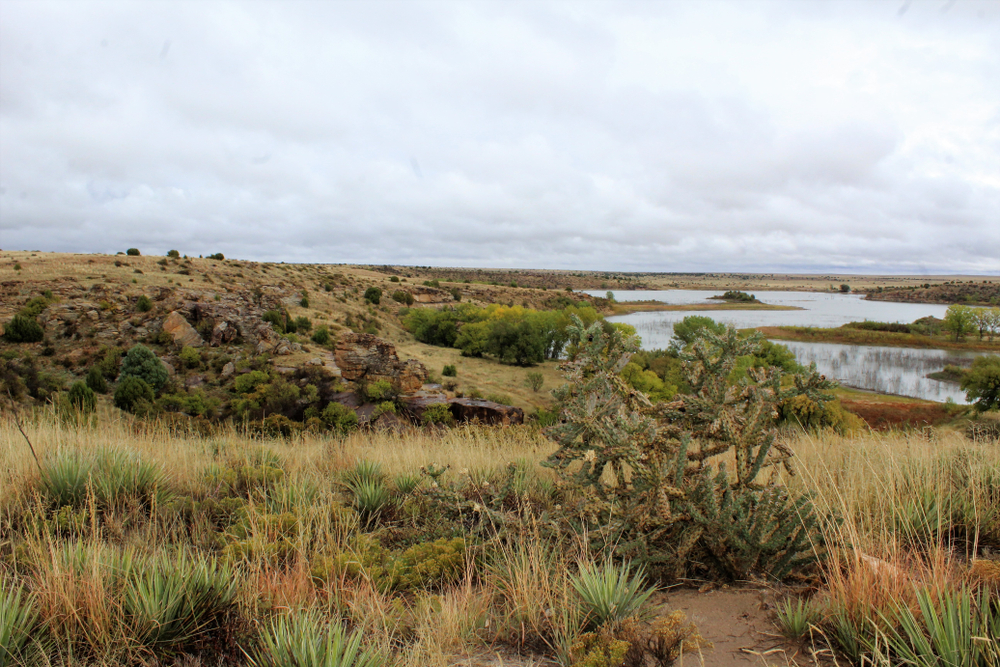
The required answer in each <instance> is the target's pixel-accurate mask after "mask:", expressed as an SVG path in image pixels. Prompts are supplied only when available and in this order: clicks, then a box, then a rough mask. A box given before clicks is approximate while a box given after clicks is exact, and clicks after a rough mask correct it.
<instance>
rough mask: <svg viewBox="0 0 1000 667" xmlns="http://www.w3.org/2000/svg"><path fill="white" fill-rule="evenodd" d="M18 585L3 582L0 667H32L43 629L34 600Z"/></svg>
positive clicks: (1, 590) (0, 616)
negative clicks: (31, 658)
mask: <svg viewBox="0 0 1000 667" xmlns="http://www.w3.org/2000/svg"><path fill="white" fill-rule="evenodd" d="M22 595H23V594H22V591H21V588H20V587H19V586H17V585H16V584H15V583H14V582H12V581H8V580H5V579H0V667H8V666H11V667H12V666H13V665H26V664H29V653H30V652H31V651H32V649H33V648H36V647H37V645H38V643H37V635H38V632H37V631H38V629H39V625H40V623H39V619H38V614H37V612H36V611H35V610H34V609H33V608H32V605H31V600H30V598H26V597H22Z"/></svg>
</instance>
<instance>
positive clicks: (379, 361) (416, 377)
mask: <svg viewBox="0 0 1000 667" xmlns="http://www.w3.org/2000/svg"><path fill="white" fill-rule="evenodd" d="M334 356H335V358H336V360H337V366H338V367H339V368H340V372H341V374H342V376H343V378H344V379H345V380H351V381H353V382H357V381H360V380H363V381H365V382H378V381H379V380H386V381H388V382H389V383H390V384H392V386H393V388H394V389H395V390H396V391H398V392H400V393H408V392H414V391H417V390H419V389H420V387H421V386H423V384H424V381H425V380H426V379H427V369H426V368H424V365H423V364H421V363H420V362H419V361H417V360H416V359H407V360H406V361H400V360H399V355H397V354H396V348H395V347H394V346H393V345H392V343H389V342H388V341H385V340H382V339H381V338H379V337H378V336H373V335H372V334H365V333H348V334H343V335H341V336H340V339H339V340H338V341H337V350H336V353H335V355H334Z"/></svg>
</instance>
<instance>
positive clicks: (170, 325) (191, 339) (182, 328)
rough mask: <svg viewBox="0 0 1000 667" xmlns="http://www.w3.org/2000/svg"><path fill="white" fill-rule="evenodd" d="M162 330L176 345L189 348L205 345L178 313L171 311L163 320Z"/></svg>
mask: <svg viewBox="0 0 1000 667" xmlns="http://www.w3.org/2000/svg"><path fill="white" fill-rule="evenodd" d="M163 330H164V331H166V332H167V333H168V334H170V337H171V338H173V339H174V342H175V343H176V344H178V345H182V346H183V345H190V346H191V347H201V346H202V345H204V344H205V341H204V340H202V338H201V336H200V335H199V334H198V332H197V331H195V328H194V327H193V326H191V325H190V324H188V321H187V320H186V319H184V316H183V315H181V314H180V313H179V312H177V311H176V310H175V311H172V312H171V313H170V314H169V315H167V317H166V319H164V320H163Z"/></svg>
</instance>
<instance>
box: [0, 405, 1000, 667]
mask: <svg viewBox="0 0 1000 667" xmlns="http://www.w3.org/2000/svg"><path fill="white" fill-rule="evenodd" d="M98 424H99V426H97V427H77V426H67V425H65V424H63V423H61V422H60V421H58V420H57V419H55V418H54V415H52V414H51V413H40V414H38V415H36V416H35V417H33V418H32V419H31V420H30V421H29V423H27V424H26V430H27V433H28V436H29V437H30V438H31V441H32V443H33V444H34V446H35V448H36V450H37V451H38V453H39V456H40V457H41V459H42V460H43V461H45V460H47V459H48V458H49V457H51V456H53V455H55V454H57V453H58V452H60V451H69V450H73V451H84V452H86V451H96V450H98V449H105V448H121V449H128V450H132V451H134V452H136V453H138V454H139V455H140V456H141V457H142V458H143V459H146V460H151V461H154V462H157V463H159V464H160V465H161V466H162V467H163V469H164V470H165V471H166V473H167V475H168V479H169V482H170V484H171V485H172V486H174V487H175V488H177V489H178V490H180V491H181V492H184V493H192V494H194V495H199V494H205V493H207V492H208V490H209V487H208V485H207V483H206V471H207V470H208V469H209V468H210V466H212V465H215V464H217V463H218V462H219V461H220V460H235V461H238V460H249V459H250V458H251V457H252V456H253V454H254V452H256V451H259V450H260V449H261V448H264V449H266V450H268V451H270V452H273V453H274V454H275V455H277V457H278V458H279V459H280V461H281V465H282V468H283V469H284V470H285V474H286V477H285V480H284V484H286V485H287V486H294V485H308V486H311V487H312V488H315V489H316V490H317V496H316V497H317V499H318V500H317V501H316V502H315V504H314V505H312V506H311V507H310V508H300V517H301V519H300V522H299V527H298V529H297V533H296V534H295V535H294V536H292V538H291V540H292V542H293V544H294V555H293V556H292V557H291V558H290V559H289V560H288V561H285V562H278V561H273V560H268V559H266V558H259V557H249V558H248V559H247V560H246V561H243V562H242V563H241V565H240V568H239V572H240V574H239V580H240V590H241V591H242V592H241V596H240V606H241V609H243V610H244V614H245V616H246V617H247V618H248V619H250V620H251V623H261V622H263V620H262V619H266V618H268V617H269V615H271V614H274V613H283V612H287V611H289V610H295V609H319V610H321V611H323V612H324V613H326V614H328V615H330V616H332V617H334V618H343V619H345V620H348V621H349V622H350V623H351V624H352V626H353V627H355V628H357V629H359V630H360V631H361V632H363V633H364V636H365V638H366V641H367V642H368V644H369V645H371V646H374V647H376V648H378V649H380V650H382V651H384V652H386V653H387V654H391V655H392V656H393V658H392V661H391V664H398V665H403V666H411V665H412V666H413V667H416V666H417V665H435V666H438V665H439V666H441V667H444V666H446V665H455V664H483V663H477V662H476V660H477V659H478V658H477V657H476V656H477V655H480V654H481V653H483V652H484V651H485V650H486V649H487V647H489V646H497V645H502V646H507V647H519V649H520V650H522V651H540V652H542V653H543V654H545V655H547V656H557V655H563V656H565V655H568V651H569V647H570V646H571V645H572V644H573V642H574V641H575V638H576V634H575V632H576V629H578V628H579V622H580V619H579V618H578V612H576V611H574V609H575V605H574V603H573V592H572V590H571V587H570V586H569V585H568V576H569V574H570V573H571V572H572V568H573V567H574V563H576V562H577V561H578V560H579V559H581V558H584V557H585V554H584V551H583V550H582V549H577V550H576V551H574V553H568V552H566V551H565V550H564V551H562V552H559V553H556V552H553V551H552V550H551V548H550V547H549V546H548V543H547V542H546V540H544V539H542V538H541V536H540V535H539V534H538V533H537V527H536V528H532V523H531V522H530V520H529V521H528V522H527V523H526V526H527V527H526V528H525V533H524V534H523V535H522V536H521V537H522V538H523V539H519V540H513V541H504V542H499V543H495V544H493V545H492V546H491V549H490V551H489V552H488V553H483V554H481V555H480V558H481V561H480V569H479V571H478V572H474V571H473V570H472V569H471V565H470V569H469V570H467V571H466V572H465V574H464V576H462V577H461V578H460V580H459V581H458V582H457V583H454V584H452V585H449V586H447V587H445V588H443V589H439V590H436V591H421V592H418V593H416V594H412V595H405V596H399V595H394V594H391V593H387V592H384V591H382V590H380V589H379V588H378V587H377V586H376V585H375V584H374V582H371V581H366V580H364V579H362V580H348V579H345V578H344V577H342V576H341V577H333V578H331V579H329V580H326V581H325V582H322V583H321V582H318V581H317V580H316V579H315V578H314V577H313V576H312V575H311V574H310V570H309V568H310V563H311V560H310V559H311V558H312V554H327V553H336V552H337V551H338V550H342V549H344V548H345V545H346V544H348V542H349V541H350V538H351V532H352V529H351V528H350V527H348V528H346V529H345V528H344V527H343V526H338V525H337V524H336V522H335V521H334V520H333V519H332V518H331V512H330V511H328V508H329V507H330V506H331V503H333V502H334V498H335V496H336V494H337V493H338V492H339V491H340V490H341V487H340V486H339V481H338V480H339V478H340V473H341V471H343V470H344V469H346V468H349V467H351V466H353V465H354V464H355V463H357V462H358V461H360V460H363V459H364V460H369V461H375V462H377V463H379V464H380V465H381V466H382V468H383V470H384V471H385V472H386V473H387V474H388V475H389V476H392V475H395V474H397V473H404V472H406V473H413V472H415V471H416V470H418V469H419V468H420V467H421V466H426V465H429V464H432V463H433V464H436V465H439V466H445V465H446V466H450V467H451V472H450V473H449V475H458V476H464V475H465V474H466V473H467V472H468V471H475V470H477V469H496V468H500V467H503V465H504V464H505V463H508V462H513V461H528V462H533V463H538V462H539V461H541V460H543V459H544V458H545V457H546V456H547V455H548V454H549V453H550V452H551V451H552V450H553V445H552V444H551V443H550V442H549V441H547V440H546V439H545V438H544V437H543V436H542V435H541V434H540V433H539V432H538V431H537V430H535V429H532V428H530V427H512V428H502V429H491V428H476V427H463V428H457V429H453V430H448V431H429V432H423V431H414V432H411V433H406V434H393V433H356V434H354V435H352V436H350V437H348V438H346V439H342V440H336V439H329V438H322V437H316V436H310V435H307V436H306V437H304V438H302V439H299V440H295V441H291V442H288V441H284V440H255V439H248V438H247V437H245V436H243V435H241V434H240V433H238V432H237V431H235V430H223V431H220V432H218V433H215V434H213V435H211V436H202V435H197V434H192V433H177V432H172V431H170V430H168V429H167V428H166V427H164V426H163V425H158V424H145V423H143V422H138V421H133V420H132V419H130V418H127V417H122V416H120V413H110V412H109V413H102V414H101V415H100V419H99V421H98ZM790 444H791V447H792V448H793V450H794V451H795V452H796V453H797V467H798V470H799V474H798V475H797V476H795V477H794V478H790V479H788V480H787V481H788V483H789V484H790V485H791V486H792V487H793V488H795V489H797V490H801V491H806V492H809V493H811V494H813V496H814V498H815V502H816V505H817V507H818V508H819V509H820V511H822V512H824V513H831V514H836V515H838V516H839V517H841V519H842V521H841V522H840V523H829V524H827V526H826V527H825V529H824V537H825V540H826V544H827V547H826V551H827V560H826V562H825V564H824V566H823V570H822V580H823V591H822V593H821V595H820V598H819V599H820V600H822V601H825V602H824V604H826V605H827V608H833V607H837V608H839V609H843V610H847V612H848V614H849V615H851V616H852V617H855V616H856V617H859V618H860V617H864V616H866V615H867V616H871V614H872V613H873V610H879V609H887V608H890V607H891V606H892V605H898V604H906V605H913V604H914V600H915V590H916V589H917V587H918V586H924V587H930V588H932V589H948V588H951V589H955V588H957V587H959V586H961V585H963V584H967V583H969V582H972V581H974V580H975V579H976V577H979V578H982V577H983V576H984V575H983V574H982V572H987V573H989V572H991V571H992V570H991V569H990V568H989V567H984V566H981V565H980V566H974V565H973V564H974V561H975V559H976V558H977V557H979V556H981V554H983V553H985V552H984V551H983V545H984V544H985V543H987V542H989V540H996V539H1000V515H998V511H1000V510H998V508H997V507H996V506H995V505H991V502H992V500H991V499H992V498H994V496H991V495H990V493H992V492H993V491H994V490H993V489H991V487H989V485H988V483H987V480H989V479H992V478H991V475H994V476H996V477H995V478H996V479H997V480H998V481H1000V449H998V448H997V447H996V446H995V445H989V444H982V443H973V442H970V441H968V440H966V439H965V438H964V437H963V436H962V435H961V434H959V433H954V432H950V431H935V432H933V433H932V434H931V436H930V437H928V436H926V435H922V434H918V433H887V434H877V433H869V434H864V435H860V436H853V437H841V436H837V435H835V434H812V435H809V434H800V435H797V436H794V437H793V438H792V440H791V443H790ZM536 467H537V466H536ZM537 472H538V474H540V475H547V474H548V471H547V470H545V469H538V471H537ZM37 479H38V471H37V469H36V467H35V462H34V460H33V458H32V457H31V454H30V452H29V450H28V448H27V445H26V444H25V442H24V441H23V439H22V438H21V436H20V434H19V433H18V431H17V429H16V427H15V426H14V424H13V422H12V420H10V419H9V418H5V419H0V535H3V536H4V538H3V539H4V540H5V541H6V544H7V546H6V547H4V550H5V552H7V553H9V552H11V551H14V552H17V553H18V554H19V555H18V557H17V558H16V559H15V561H14V562H15V564H16V563H18V562H22V561H23V562H30V563H32V564H33V565H32V567H33V568H34V569H33V572H34V573H33V574H32V575H30V577H29V578H30V579H31V582H32V584H31V588H32V590H34V591H36V594H37V598H36V599H37V604H38V605H39V609H40V610H41V612H42V614H43V616H44V617H46V618H49V619H51V622H52V623H53V627H57V628H58V629H59V632H60V633H62V635H63V636H73V637H77V638H78V645H81V646H89V647H91V654H92V655H97V656H98V658H95V659H96V660H97V663H96V664H108V665H110V664H115V661H116V660H124V659H126V657H128V658H129V659H132V658H134V657H135V655H137V654H136V653H134V651H133V649H131V648H129V647H130V644H129V639H128V637H126V636H123V635H122V630H121V625H120V623H116V620H115V619H116V618H119V617H120V613H119V610H116V608H115V602H114V597H113V596H112V595H110V594H109V593H108V587H109V579H108V577H109V574H108V573H109V569H108V568H107V563H108V562H109V561H112V560H115V559H119V560H120V559H122V558H131V559H133V560H141V559H143V558H148V557H150V556H151V555H152V554H154V553H157V552H159V551H162V550H169V549H172V548H174V547H173V546H172V544H173V543H174V540H175V539H176V535H175V534H173V533H171V532H170V530H169V529H168V528H166V527H165V526H167V525H168V524H164V523H160V522H156V521H151V522H148V523H146V524H142V525H138V526H132V527H129V525H128V521H126V518H127V517H119V518H118V519H117V521H118V523H119V524H120V525H119V527H118V528H117V529H116V528H115V525H116V523H115V520H109V521H106V522H105V523H103V524H101V525H100V526H99V525H98V522H97V521H96V520H94V521H93V524H92V526H91V530H90V531H89V533H88V534H87V535H86V536H85V537H84V538H83V542H80V543H79V544H80V545H81V546H79V547H74V546H73V544H75V542H74V541H73V540H67V539H66V538H59V537H55V536H53V535H52V534H51V533H46V532H44V531H38V530H36V531H31V530H27V529H24V528H23V526H22V527H19V528H16V529H15V522H14V519H15V518H16V517H18V516H24V515H25V513H26V512H27V513H30V512H32V511H34V512H40V510H41V508H40V506H39V505H38V499H37V498H36V497H35V495H34V494H35V492H34V491H33V489H34V488H35V482H36V480H37ZM916 500H921V501H926V502H931V501H933V503H934V504H933V505H932V506H933V507H938V508H946V509H948V511H949V512H950V511H951V510H953V509H958V510H960V512H961V518H962V522H964V524H966V525H967V527H968V530H966V531H965V533H963V534H961V535H955V534H954V533H947V534H946V533H942V532H939V531H938V530H937V529H938V528H943V526H942V525H937V526H936V525H935V520H936V519H935V517H943V516H944V514H943V513H941V512H940V511H938V513H937V514H934V513H931V515H930V516H929V520H928V521H926V522H923V523H921V522H919V521H918V522H916V523H913V522H911V523H910V524H906V525H903V526H902V527H901V524H900V521H901V520H903V518H905V517H906V516H908V515H907V514H906V512H908V511H909V510H908V509H906V508H912V507H914V502H915V501H916ZM264 512H265V510H264V509H263V508H257V509H254V510H253V512H252V513H251V516H250V519H249V521H250V524H251V526H252V530H251V532H252V533H253V539H259V540H261V542H262V543H263V542H266V541H267V540H268V539H273V535H271V536H268V535H267V529H266V527H265V526H264V525H263V524H260V525H258V524H256V523H254V522H258V521H263V517H264V514H263V513H264ZM112 519H114V517H112ZM943 522H944V520H943V519H941V523H942V524H943ZM533 530H535V531H536V532H534V533H533V532H532V531H533ZM997 546H998V547H1000V544H998V545H997ZM75 548H79V549H80V556H79V562H78V565H77V566H76V567H69V566H68V562H67V558H68V557H69V554H70V552H71V551H72V550H73V549H75ZM469 562H470V563H471V562H472V561H471V560H470V561H469ZM7 568H8V569H9V568H10V564H9V562H8V565H7ZM24 575H25V573H24V572H21V573H20V574H19V575H18V576H24ZM105 644H107V645H108V646H116V647H118V649H116V650H117V651H118V652H117V653H116V652H114V651H112V652H110V653H108V652H106V651H105V652H103V653H102V650H103V649H102V648H101V646H102V645H105ZM122 647H124V648H122ZM130 651H133V652H131V653H130ZM123 656H125V657H123ZM102 660H103V661H104V662H103V663H102V662H101V661H102ZM66 664H79V663H75V662H73V661H66Z"/></svg>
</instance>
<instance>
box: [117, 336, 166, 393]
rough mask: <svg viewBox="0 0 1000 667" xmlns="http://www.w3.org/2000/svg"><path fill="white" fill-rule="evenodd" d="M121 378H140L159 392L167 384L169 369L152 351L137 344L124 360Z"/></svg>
mask: <svg viewBox="0 0 1000 667" xmlns="http://www.w3.org/2000/svg"><path fill="white" fill-rule="evenodd" d="M120 375H121V377H123V378H126V377H135V378H139V379H140V380H142V381H143V382H145V383H146V384H147V385H149V386H150V387H152V389H153V391H154V392H156V391H159V390H160V389H161V388H162V387H163V385H164V384H166V382H167V369H166V367H165V366H164V365H163V362H162V361H160V359H159V357H157V356H156V355H155V354H154V353H153V351H152V350H150V349H149V348H148V347H146V346H145V345H142V344H141V343H137V344H135V345H133V346H132V347H130V348H129V351H128V352H127V353H126V354H125V358H124V359H123V360H122V367H121V372H120Z"/></svg>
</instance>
